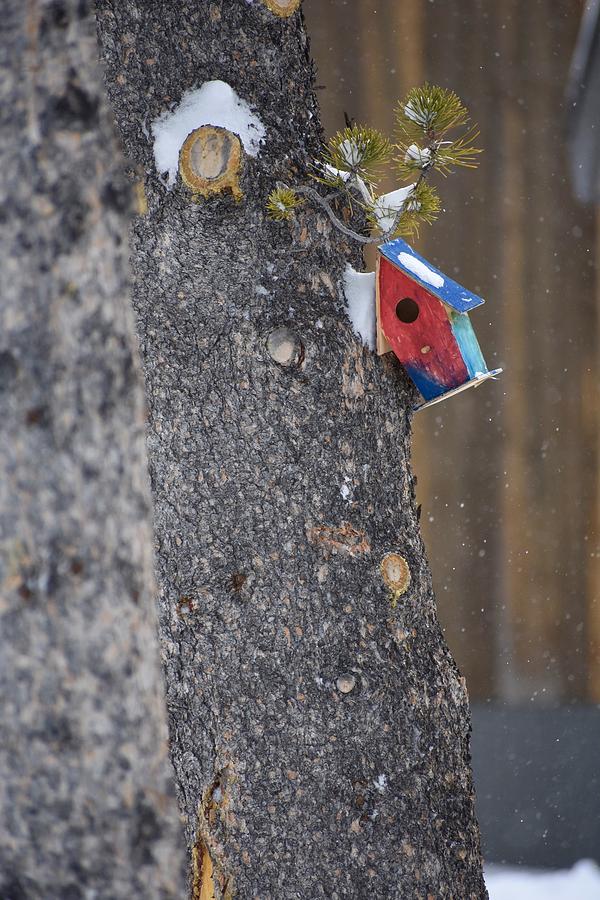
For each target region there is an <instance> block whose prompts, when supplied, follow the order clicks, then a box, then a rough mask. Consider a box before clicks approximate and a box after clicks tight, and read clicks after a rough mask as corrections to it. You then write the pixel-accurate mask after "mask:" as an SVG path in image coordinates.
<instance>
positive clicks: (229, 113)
mask: <svg viewBox="0 0 600 900" xmlns="http://www.w3.org/2000/svg"><path fill="white" fill-rule="evenodd" d="M201 125H217V126H219V127H221V128H227V130H228V131H233V133H234V134H237V135H238V136H239V138H240V140H241V142H242V144H243V147H244V150H245V151H246V153H248V154H249V155H250V156H256V155H257V154H258V152H259V150H260V144H261V141H262V140H263V139H264V137H265V134H266V129H265V126H264V125H263V123H262V122H261V121H260V119H259V118H258V116H257V115H256V113H253V112H252V110H251V109H250V107H249V106H248V104H247V103H246V101H245V100H242V99H241V98H240V97H238V95H237V94H236V92H235V91H234V90H233V88H232V87H230V86H229V85H228V84H226V83H225V82H224V81H205V82H204V84H203V85H202V87H200V88H197V89H196V90H192V91H186V93H185V94H184V95H183V97H182V98H181V102H180V103H179V105H178V106H177V107H176V108H175V109H174V110H172V111H171V112H163V113H161V114H160V115H159V116H158V118H156V119H155V120H154V122H153V123H152V126H151V129H152V134H153V135H154V162H155V163H156V168H157V170H158V172H160V173H161V174H162V173H163V172H168V175H169V182H168V183H169V187H172V186H173V185H174V184H175V179H176V178H177V167H178V165H179V151H180V150H181V145H182V144H183V142H184V141H185V139H186V137H187V136H188V134H189V133H190V132H191V131H193V130H194V129H195V128H200V126H201Z"/></svg>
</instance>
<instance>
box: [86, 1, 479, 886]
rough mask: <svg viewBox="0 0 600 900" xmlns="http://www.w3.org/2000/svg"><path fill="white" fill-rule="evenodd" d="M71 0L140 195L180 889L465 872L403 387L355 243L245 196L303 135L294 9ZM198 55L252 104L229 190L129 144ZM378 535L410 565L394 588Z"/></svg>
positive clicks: (277, 173) (316, 130)
mask: <svg viewBox="0 0 600 900" xmlns="http://www.w3.org/2000/svg"><path fill="white" fill-rule="evenodd" d="M98 19H99V34H100V40H101V45H102V52H103V57H104V59H105V63H106V72H107V83H108V90H109V95H110V99H111V102H112V104H113V107H114V110H115V113H116V118H117V121H118V124H119V127H120V130H121V134H122V139H123V142H124V146H125V150H126V153H127V154H128V156H130V157H131V158H132V160H134V161H135V163H136V164H137V165H138V166H139V167H140V169H141V170H142V171H143V173H144V187H145V193H146V197H147V214H146V215H145V216H140V217H139V218H137V219H136V220H135V223H134V225H133V234H132V240H133V246H132V252H133V268H134V273H135V289H134V305H135V308H136V313H137V321H138V329H139V336H140V340H141V346H142V355H143V360H144V365H145V374H146V383H147V393H148V403H149V408H150V422H149V448H150V468H151V481H152V485H153V490H154V502H155V521H156V540H157V547H158V572H159V578H160V587H161V599H160V628H161V634H162V639H163V646H164V653H165V668H166V680H167V692H168V706H169V713H170V734H171V748H172V758H173V762H174V765H175V770H176V775H177V782H178V786H179V795H180V801H181V804H182V808H183V810H184V813H185V817H186V822H187V839H188V844H189V848H190V851H191V857H192V892H193V896H194V897H195V898H197V897H212V896H213V895H214V896H215V897H220V896H225V897H227V896H231V897H233V896H235V897H243V898H255V897H260V898H261V900H268V898H272V900H284V898H307V897H311V898H316V897H328V898H341V897H356V898H364V897H371V896H373V897H382V898H383V897H386V898H388V897H389V898H413V897H414V898H424V900H425V898H428V897H436V898H442V897H448V898H449V897H454V898H458V897H460V898H482V897H485V896H487V895H486V891H485V887H484V884H483V879H482V874H481V858H480V850H479V836H478V830H477V824H476V821H475V816H474V808H473V789H472V782H471V773H470V768H469V749H468V734H469V713H468V702H467V695H466V691H465V685H464V681H463V680H462V679H461V678H460V676H459V673H458V671H457V669H456V666H455V664H454V663H453V661H452V659H451V657H450V654H449V652H448V650H447V647H446V645H445V643H444V639H443V636H442V633H441V630H440V627H439V625H438V621H437V618H436V613H435V605H434V597H433V592H432V588H431V579H430V573H429V568H428V565H427V562H426V558H425V552H424V547H423V544H422V540H421V536H420V533H419V524H418V512H417V509H416V504H415V501H414V480H413V478H412V475H411V472H410V466H409V439H410V414H409V411H408V410H409V408H410V403H411V401H413V400H414V399H415V398H414V396H413V394H412V392H411V388H410V387H409V386H408V383H407V381H406V380H405V378H404V375H403V373H402V370H401V368H400V366H399V365H397V364H396V362H395V361H394V360H393V359H391V358H390V357H385V358H378V357H376V356H375V355H374V354H373V353H371V352H370V351H368V350H367V349H366V348H365V347H364V346H363V345H362V344H361V342H360V341H359V339H358V338H357V337H356V336H355V335H354V334H353V332H352V327H351V324H350V322H349V320H348V318H347V317H346V314H345V310H344V302H343V296H342V293H341V289H340V281H341V276H342V272H343V268H344V265H345V263H346V261H347V260H348V259H353V260H354V262H355V263H356V257H355V253H356V251H355V249H354V248H353V247H349V246H348V245H347V244H346V243H345V242H344V240H343V239H342V238H341V236H340V235H339V234H338V233H337V232H332V230H331V227H330V224H329V222H328V221H327V220H326V219H325V217H324V216H322V215H321V214H320V213H319V212H318V211H313V210H311V209H310V208H308V207H306V208H304V210H302V211H301V213H300V215H299V216H298V219H297V221H296V223H295V224H293V225H289V224H277V223H273V222H270V221H268V220H267V219H266V216H265V201H266V198H267V195H268V193H269V191H270V190H271V189H272V188H273V187H274V185H275V182H276V180H277V179H278V178H280V179H284V180H288V181H289V180H290V179H294V178H301V177H305V174H304V173H305V172H306V166H307V164H308V161H309V159H310V158H311V156H314V154H315V153H316V152H317V149H318V147H319V141H320V138H321V134H320V125H319V116H318V109H317V104H316V100H315V96H314V94H313V88H312V64H311V62H310V59H309V55H308V46H307V38H306V35H305V32H304V28H303V20H302V17H301V15H300V14H299V13H295V14H293V15H291V16H289V17H286V18H283V17H279V16H277V15H275V14H274V13H273V12H272V11H271V10H270V9H269V8H268V7H267V6H266V5H265V4H263V3H262V2H254V3H248V2H246V0H227V2H219V0H214V2H206V0H205V2H200V3H198V2H196V0H194V2H191V0H175V2H172V3H169V4H168V5H167V4H162V3H158V2H144V3H141V2H133V0H126V2H119V3H113V2H109V0H101V2H99V3H98ZM211 79H222V80H224V81H226V82H228V83H229V84H231V86H232V87H233V88H234V89H235V90H236V91H237V93H238V94H239V95H240V96H241V97H242V98H243V99H244V100H245V101H247V102H248V103H249V104H250V105H251V106H252V107H254V109H255V110H256V111H257V112H258V115H259V116H260V118H261V120H262V122H263V123H264V124H265V126H266V127H267V138H266V141H265V144H264V147H263V149H262V152H261V153H260V154H259V155H258V157H257V158H246V160H245V166H244V171H243V174H242V178H241V182H240V186H241V190H242V191H243V194H244V196H243V199H242V200H241V201H240V202H236V200H235V199H234V198H233V197H232V196H231V194H223V195H220V196H217V197H213V198H210V199H207V200H200V202H194V201H193V200H192V197H191V195H190V194H189V192H187V191H186V190H185V189H184V186H183V185H182V184H181V180H178V182H177V184H176V186H175V187H174V189H173V190H171V191H169V190H167V189H166V188H165V186H164V183H163V180H162V179H161V178H160V176H159V173H157V172H156V171H155V167H154V161H153V155H152V141H151V137H150V134H151V133H150V131H149V128H150V124H151V122H152V121H153V120H154V119H155V118H156V117H157V116H158V115H159V114H160V113H161V112H162V111H164V110H165V109H169V108H170V106H171V105H172V104H174V103H177V102H179V101H180V100H181V97H182V95H183V94H184V92H185V91H187V90H189V89H191V88H196V87H199V86H200V85H201V84H202V83H203V82H204V81H205V80H211ZM201 124H203V123H200V122H199V123H198V125H201ZM212 124H215V123H212ZM217 124H218V123H217ZM282 328H285V329H287V330H288V338H289V344H290V345H295V346H296V347H297V348H298V352H296V353H290V354H287V355H286V353H284V352H283V351H281V346H280V343H281V342H280V339H279V335H280V332H279V329H282ZM274 332H277V333H278V334H275V335H274V334H273V333H274ZM290 332H291V335H290V334H289V333H290ZM278 348H279V349H278ZM287 363H290V364H287ZM389 552H396V553H399V554H400V555H401V556H403V557H404V559H405V560H406V561H407V562H408V565H409V568H410V576H411V581H410V587H409V590H408V591H407V592H406V594H404V595H403V596H402V597H401V598H400V599H399V601H398V603H397V605H396V606H395V607H394V605H393V604H392V602H391V601H392V598H391V595H390V591H389V589H388V588H387V587H386V585H385V583H384V581H383V578H382V574H381V569H380V565H381V562H382V559H383V558H384V556H385V555H386V554H387V553H389ZM203 891H204V893H203Z"/></svg>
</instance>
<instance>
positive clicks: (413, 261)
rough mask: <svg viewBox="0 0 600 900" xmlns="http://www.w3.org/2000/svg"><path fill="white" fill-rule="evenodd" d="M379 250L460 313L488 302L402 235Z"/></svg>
mask: <svg viewBox="0 0 600 900" xmlns="http://www.w3.org/2000/svg"><path fill="white" fill-rule="evenodd" d="M378 249H379V252H380V253H381V254H382V255H383V256H385V258H386V259H389V261H390V262H391V263H393V264H394V265H395V266H398V268H399V269H402V271H403V272H405V273H406V274H407V275H408V276H409V278H412V279H413V280H414V281H416V282H418V283H419V284H420V285H421V286H422V287H424V288H425V290H426V291H429V292H430V293H431V294H434V296H436V297H439V299H440V300H442V301H443V302H444V303H447V304H448V306H451V307H452V308H453V309H455V310H457V312H461V313H464V312H470V311H471V310H472V309H475V308H476V307H477V306H481V304H482V303H485V301H484V300H483V299H482V298H481V297H478V296H477V294H472V293H471V291H468V290H467V289H466V288H464V287H462V286H461V285H460V284H457V283H456V281H453V280H452V279H451V278H448V276H447V275H444V273H443V272H440V270H439V269H436V267H435V266H432V265H431V263H430V262H428V261H427V260H426V259H425V258H424V257H423V256H421V255H420V254H419V253H417V251H416V250H413V248H412V247H410V246H409V245H408V244H407V243H406V241H403V240H402V238H396V239H395V240H393V241H388V242H387V244H382V245H381V246H380V247H379V248H378Z"/></svg>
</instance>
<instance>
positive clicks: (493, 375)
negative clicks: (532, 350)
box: [413, 369, 502, 412]
mask: <svg viewBox="0 0 600 900" xmlns="http://www.w3.org/2000/svg"><path fill="white" fill-rule="evenodd" d="M501 372H502V369H493V370H492V371H491V372H483V373H482V374H481V375H477V377H476V378H471V379H470V380H469V381H466V382H465V383H464V384H461V385H460V387H457V388H453V389H452V390H451V391H446V393H445V394H440V396H439V397H434V398H433V400H428V401H427V403H419V404H418V405H417V406H415V407H413V408H414V410H415V412H416V411H417V410H421V409H426V407H428V406H434V404H436V403H441V402H442V400H447V399H448V397H454V395H455V394H460V393H461V391H466V390H467V389H468V388H471V387H479V385H480V384H483V382H484V381H487V380H488V378H496V376H498V375H500V373H501Z"/></svg>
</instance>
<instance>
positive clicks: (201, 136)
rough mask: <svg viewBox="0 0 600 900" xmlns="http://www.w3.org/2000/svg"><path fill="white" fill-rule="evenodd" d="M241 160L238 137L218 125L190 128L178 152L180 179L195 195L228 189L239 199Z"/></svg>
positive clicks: (205, 195) (202, 195)
mask: <svg viewBox="0 0 600 900" xmlns="http://www.w3.org/2000/svg"><path fill="white" fill-rule="evenodd" d="M241 163H242V145H241V143H240V139H239V137H238V136H237V135H236V134H234V133H233V132H232V131H228V130H227V129H226V128H221V127H219V126H217V125H202V127H201V128H196V129H195V130H194V131H192V132H190V134H188V136H187V137H186V139H185V141H184V142H183V145H182V147H181V150H180V152H179V174H180V175H181V179H182V181H183V183H184V184H185V185H186V187H188V188H189V189H190V191H191V192H192V193H193V194H194V195H196V196H198V195H200V196H201V197H210V196H211V195H212V194H220V193H221V192H222V191H227V190H230V191H231V193H232V194H233V196H234V197H235V199H236V200H240V199H241V197H242V191H241V189H240V184H239V173H240V168H241Z"/></svg>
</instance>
